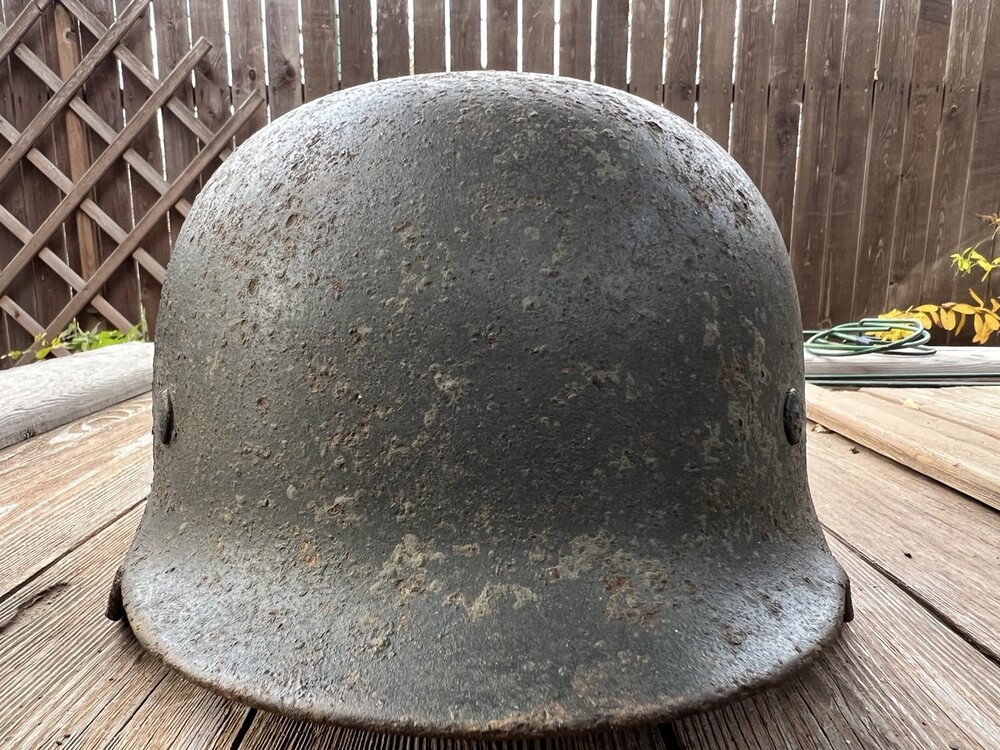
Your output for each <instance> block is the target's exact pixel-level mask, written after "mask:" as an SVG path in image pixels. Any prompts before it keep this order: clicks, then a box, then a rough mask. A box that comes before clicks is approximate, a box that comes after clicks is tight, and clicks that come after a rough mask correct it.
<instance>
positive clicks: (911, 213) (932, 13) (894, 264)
mask: <svg viewBox="0 0 1000 750" xmlns="http://www.w3.org/2000/svg"><path fill="white" fill-rule="evenodd" d="M951 13H952V8H951V2H950V0H921V2H920V9H919V15H918V18H917V29H916V35H915V39H914V53H913V71H912V73H911V75H910V97H909V102H908V104H907V112H906V122H905V124H904V126H903V129H904V133H903V156H902V162H901V166H900V182H899V191H898V194H897V196H896V208H895V215H894V217H893V235H892V253H891V256H892V257H891V259H890V263H889V265H890V267H889V282H888V290H887V297H886V305H887V307H890V308H892V307H902V308H906V307H909V306H910V305H916V304H920V303H921V302H923V300H919V299H917V298H916V297H917V295H919V293H920V283H921V277H922V275H923V263H924V248H925V246H926V244H927V213H928V211H929V209H930V199H931V184H932V182H933V179H934V152H935V148H936V145H937V131H938V126H939V125H940V122H941V97H942V88H943V79H944V70H945V59H946V58H947V54H948V30H949V28H950V26H951Z"/></svg>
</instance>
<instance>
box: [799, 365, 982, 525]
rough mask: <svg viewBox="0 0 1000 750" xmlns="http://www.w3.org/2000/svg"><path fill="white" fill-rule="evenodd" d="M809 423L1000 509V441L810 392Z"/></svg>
mask: <svg viewBox="0 0 1000 750" xmlns="http://www.w3.org/2000/svg"><path fill="white" fill-rule="evenodd" d="M806 403H807V405H808V412H807V413H808V415H809V418H810V419H812V420H813V421H815V422H819V423H820V424H822V425H823V426H824V427H827V428H829V429H831V430H833V431H834V432H838V433H840V434H841V435H843V436H844V437H848V438H850V439H851V440H854V441H856V442H858V443H861V444H862V445H864V446H867V447H869V448H871V449H873V450H876V451H878V452H879V453H881V454H882V455H884V456H888V457H889V458H891V459H893V460H894V461H898V462H899V463H901V464H903V465H904V466H909V467H910V468H911V469H915V470H916V471H919V472H920V473H921V474H924V475H926V476H928V477H931V478H932V479H936V480H938V481H939V482H943V483H944V484H947V485H948V486H949V487H954V488H955V489H956V490H959V491H960V492H964V493H966V494H968V495H971V496H972V497H974V498H976V499H977V500H980V501H981V502H984V503H986V504H987V505H991V506H993V507H994V508H998V509H1000V462H998V461H997V456H1000V440H997V439H996V438H992V437H990V436H989V435H986V434H984V433H982V432H979V431H977V430H973V429H970V428H968V427H964V426H962V425H959V424H955V423H954V422H950V421H947V420H944V419H940V418H938V417H935V416H932V415H930V414H925V413H923V412H921V411H918V410H916V409H910V408H907V407H905V406H901V405H896V404H891V403H889V402H887V401H884V400H883V399H880V398H876V397H875V396H872V395H870V394H868V393H862V392H850V391H831V390H827V389H825V388H817V387H816V386H811V385H808V386H806Z"/></svg>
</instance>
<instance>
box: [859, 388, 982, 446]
mask: <svg viewBox="0 0 1000 750" xmlns="http://www.w3.org/2000/svg"><path fill="white" fill-rule="evenodd" d="M862 392H863V393H867V394H869V395H872V396H875V397H876V398H880V399H882V400H884V401H889V402H890V403H894V404H899V405H901V406H905V407H907V408H908V409H916V410H918V411H922V412H924V413H925V414H931V415H933V416H935V417H938V418H939V419H943V420H945V421H947V422H954V423H955V424H958V425H962V426H963V427H968V428H969V429H972V430H977V431H979V432H982V433H983V434H985V435H990V436H991V437H995V438H997V439H1000V386H998V387H995V388H994V387H976V388H962V387H959V388H950V389H948V390H947V391H945V392H943V393H942V392H941V391H939V390H937V389H936V388H864V389H862Z"/></svg>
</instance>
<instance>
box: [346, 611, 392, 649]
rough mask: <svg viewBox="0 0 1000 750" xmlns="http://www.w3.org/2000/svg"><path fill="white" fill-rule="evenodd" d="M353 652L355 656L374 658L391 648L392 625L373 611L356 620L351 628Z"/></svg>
mask: <svg viewBox="0 0 1000 750" xmlns="http://www.w3.org/2000/svg"><path fill="white" fill-rule="evenodd" d="M350 634H351V652H352V653H353V654H354V655H355V656H360V655H362V654H368V655H371V656H374V655H376V654H380V653H382V652H383V651H385V650H386V649H387V648H388V647H389V642H390V638H391V636H392V625H391V624H390V623H387V622H385V621H383V620H382V619H381V618H379V616H378V615H377V614H375V613H374V612H372V611H368V612H365V613H364V614H362V615H359V616H358V617H357V618H355V620H354V622H352V623H351V626H350Z"/></svg>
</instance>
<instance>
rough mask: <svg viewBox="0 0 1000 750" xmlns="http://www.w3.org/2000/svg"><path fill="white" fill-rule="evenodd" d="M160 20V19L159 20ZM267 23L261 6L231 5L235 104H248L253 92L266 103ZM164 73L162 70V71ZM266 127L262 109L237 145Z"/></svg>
mask: <svg viewBox="0 0 1000 750" xmlns="http://www.w3.org/2000/svg"><path fill="white" fill-rule="evenodd" d="M158 17H159V16H157V18H158ZM263 40H264V23H263V20H262V19H261V15H260V3H257V2H230V3H229V46H230V51H231V54H232V59H231V60H230V61H229V62H230V65H232V67H233V102H234V103H235V104H237V105H239V104H241V103H243V102H244V101H246V98H247V97H248V96H250V95H251V94H252V93H253V92H255V91H256V92H257V93H258V94H260V95H261V96H262V97H263V98H264V100H265V101H266V100H267V77H266V76H265V75H264V45H263ZM161 69H162V68H161ZM266 123H267V109H266V107H261V108H259V109H258V110H257V112H256V113H255V114H254V116H253V117H251V118H250V120H249V121H248V122H247V125H246V127H245V128H243V129H242V130H240V131H239V132H238V133H237V134H236V143H238V144H239V143H242V142H243V141H245V140H246V139H247V138H249V137H250V136H251V135H253V134H254V133H256V132H257V131H258V130H260V129H261V128H262V127H263V126H264V125H265V124H266Z"/></svg>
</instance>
